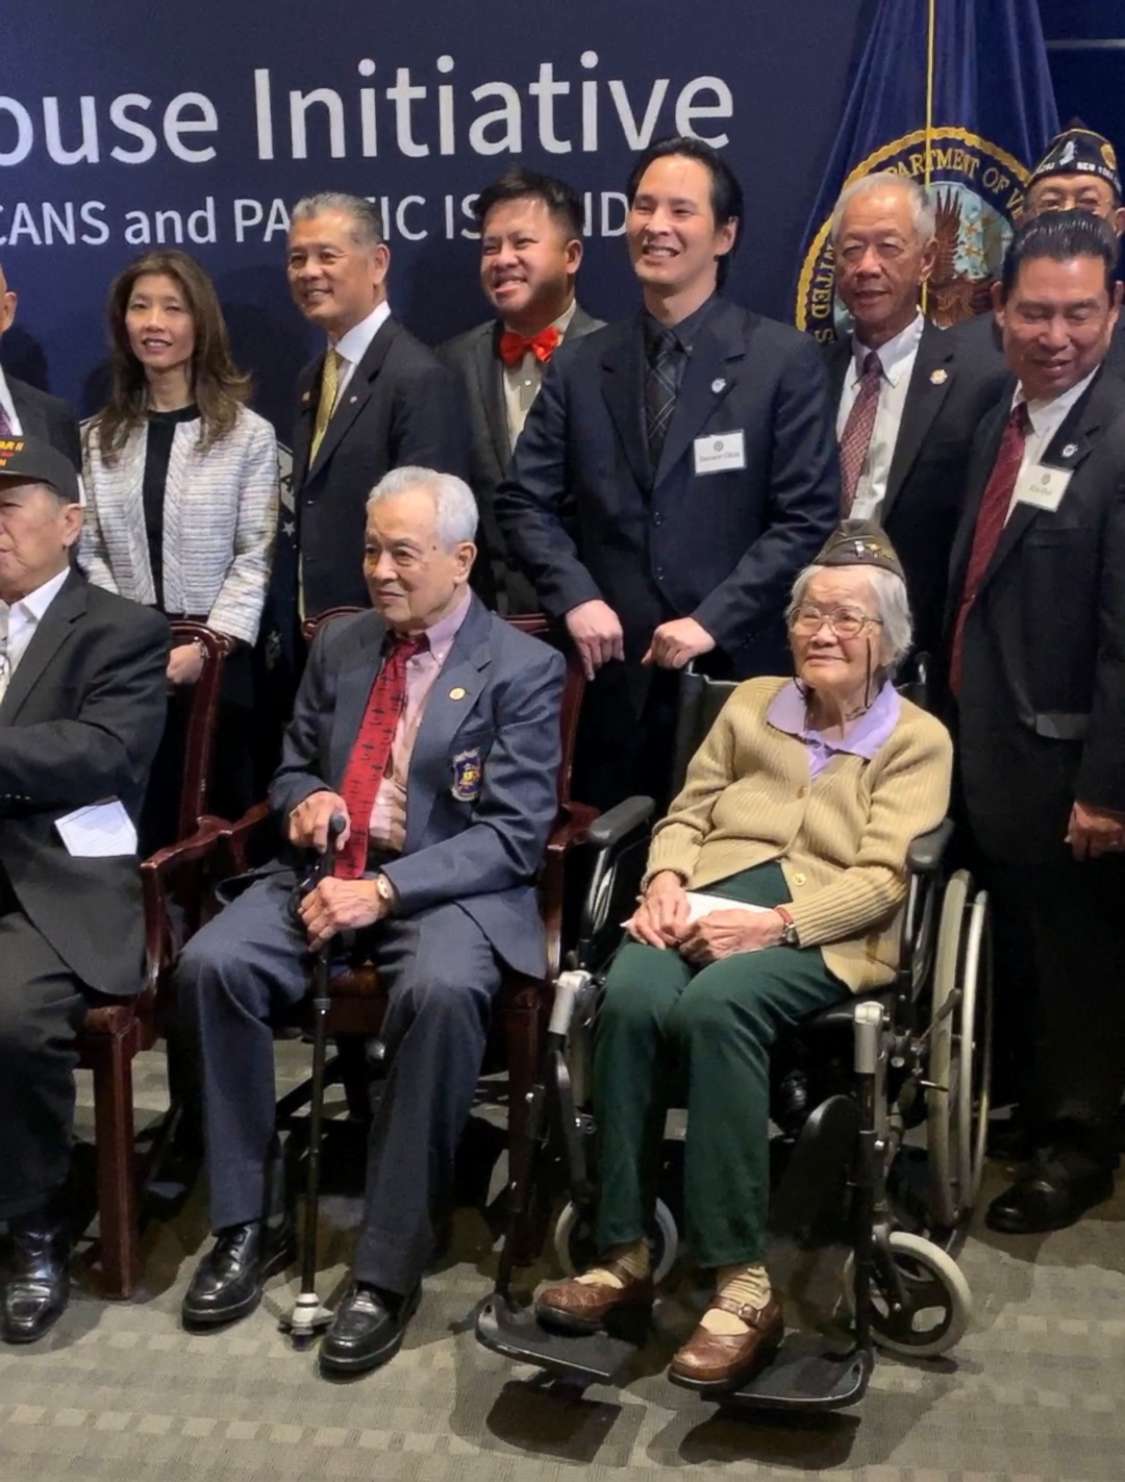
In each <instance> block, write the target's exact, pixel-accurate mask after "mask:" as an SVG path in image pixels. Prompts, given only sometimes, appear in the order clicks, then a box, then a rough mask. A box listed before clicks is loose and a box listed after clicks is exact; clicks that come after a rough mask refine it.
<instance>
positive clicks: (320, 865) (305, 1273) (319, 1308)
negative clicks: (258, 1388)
mask: <svg viewBox="0 0 1125 1482" xmlns="http://www.w3.org/2000/svg"><path fill="white" fill-rule="evenodd" d="M346 827H347V819H346V818H345V817H344V815H343V814H342V813H333V815H332V817H331V818H330V819H329V820H328V838H327V841H326V843H325V846H324V853H323V854H322V855H321V857H320V859H319V861H318V862H317V868H316V871H315V883H317V884H319V882H320V881H321V880H326V879H327V878H328V877H329V876H330V875H331V874H332V872H333V870H334V868H335V866H336V841H337V839H338V838H339V837H340V835H341V834H342V833H343V831H344V829H345V828H346ZM331 950H332V939H331V938H329V940H328V941H327V942H325V944H324V946H323V947H321V949H320V951H319V952H318V953H317V954H316V960H315V962H314V963H313V1062H312V1100H311V1101H310V1103H309V1153H308V1166H307V1168H306V1170H305V1220H304V1226H303V1228H302V1231H301V1290H300V1292H299V1293H298V1296H297V1300H296V1302H294V1304H293V1311H292V1313H291V1314H290V1317H289V1321H288V1323H287V1324H285V1326H286V1327H287V1328H288V1331H289V1332H290V1333H291V1334H292V1335H293V1338H294V1339H295V1340H296V1341H298V1342H300V1341H301V1340H302V1339H308V1338H313V1337H315V1336H316V1334H317V1333H318V1332H319V1331H320V1330H321V1329H322V1328H326V1327H327V1326H328V1324H329V1323H330V1322H331V1321H332V1313H331V1312H330V1311H329V1309H328V1308H327V1307H325V1306H323V1305H322V1303H321V1300H320V1298H319V1297H318V1296H317V1294H316V1238H317V1227H318V1224H319V1217H320V1142H321V1124H322V1122H323V1120H324V1057H325V1041H326V1039H327V1037H328V1009H329V1005H330V999H329V997H328V962H329V955H330V953H331Z"/></svg>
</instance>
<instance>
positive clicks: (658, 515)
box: [652, 510, 664, 525]
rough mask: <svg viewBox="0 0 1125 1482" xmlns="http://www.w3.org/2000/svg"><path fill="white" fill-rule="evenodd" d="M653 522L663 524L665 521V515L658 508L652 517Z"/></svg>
mask: <svg viewBox="0 0 1125 1482" xmlns="http://www.w3.org/2000/svg"><path fill="white" fill-rule="evenodd" d="M652 523H653V524H654V525H663V523H664V516H663V515H662V514H661V513H660V511H659V510H657V511H656V513H655V514H654V515H653V517H652Z"/></svg>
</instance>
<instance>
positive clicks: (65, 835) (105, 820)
mask: <svg viewBox="0 0 1125 1482" xmlns="http://www.w3.org/2000/svg"><path fill="white" fill-rule="evenodd" d="M55 827H56V828H57V829H58V831H59V834H60V835H61V837H62V841H63V843H64V844H65V845H66V852H67V853H68V854H72V855H73V856H74V857H75V859H100V858H103V857H106V856H108V855H112V854H136V852H137V831H136V829H135V828H134V827H133V820H132V819H131V818H130V817H129V815H128V813H126V812H125V809H124V808H123V806H122V805H121V802H120V801H119V800H118V799H117V798H109V799H108V800H107V801H106V802H104V803H91V804H90V805H89V806H88V807H86V808H75V810H74V812H73V813H67V814H64V816H63V817H62V818H56V819H55Z"/></svg>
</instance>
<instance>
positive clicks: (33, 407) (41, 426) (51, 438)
mask: <svg viewBox="0 0 1125 1482" xmlns="http://www.w3.org/2000/svg"><path fill="white" fill-rule="evenodd" d="M4 379H5V380H6V381H7V383H8V390H9V391H10V392H11V394H12V401H13V403H14V405H15V408H16V414H17V416H18V417H19V419H20V426H21V427H22V428H23V430H24V433H25V435H26V436H27V437H38V438H41V439H42V440H43V441H44V442H47V443H50V444H51V446H52V447H53V448H57V449H58V451H59V452H60V453H63V454H65V455H66V457H68V458H69V459H70V461H71V463H73V464H74V466H75V468H76V469H78V471H79V472H81V471H82V445H81V441H80V439H79V436H78V418H77V417H76V416H75V415H74V413H73V412H72V411H71V409H70V407H69V406H68V405H67V403H66V402H65V401H63V399H62V398H61V397H59V396H51V395H50V394H49V393H48V392H46V391H40V390H38V388H37V387H35V386H29V385H28V384H27V382H26V381H17V380H16V378H15V376H8V375H6V376H5V377H4Z"/></svg>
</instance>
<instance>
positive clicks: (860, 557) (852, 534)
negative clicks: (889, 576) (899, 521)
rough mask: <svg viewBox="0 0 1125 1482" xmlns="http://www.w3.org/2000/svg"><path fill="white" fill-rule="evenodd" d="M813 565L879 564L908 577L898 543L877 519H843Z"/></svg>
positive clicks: (898, 575)
mask: <svg viewBox="0 0 1125 1482" xmlns="http://www.w3.org/2000/svg"><path fill="white" fill-rule="evenodd" d="M813 565H814V566H878V567H879V568H880V570H882V571H893V572H894V574H895V576H897V577H898V578H899V580H900V581H905V580H906V577H905V575H904V573H903V570H902V562H901V561H900V560H899V559H898V555H897V553H896V552H895V548H894V546H893V545H892V544H891V543H890V541H889V540H888V539H887V535H886V532H885V531H884V529H883V527H882V526H881V525H877V524H876V523H875V521H874V520H842V521H841V522H840V525H839V527H838V528H837V529H836V530H834V531H833V532H832V534H831V535H830V536H829V537H828V543H827V544H826V545H825V547H824V549H823V550H822V551H821V553H820V555H819V556H817V558H816V560H815V561H814V562H813Z"/></svg>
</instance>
